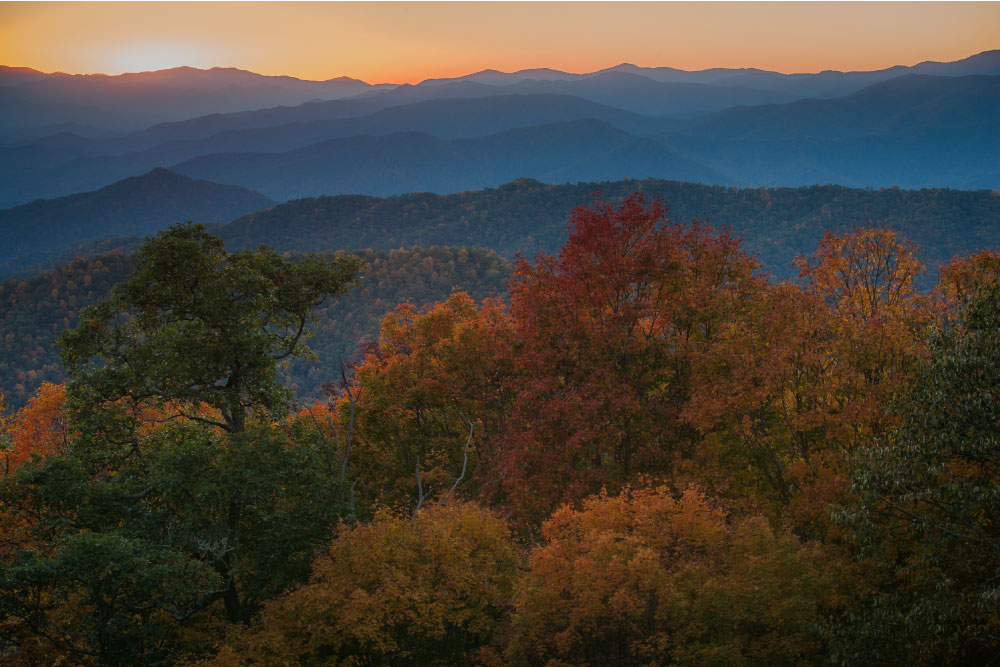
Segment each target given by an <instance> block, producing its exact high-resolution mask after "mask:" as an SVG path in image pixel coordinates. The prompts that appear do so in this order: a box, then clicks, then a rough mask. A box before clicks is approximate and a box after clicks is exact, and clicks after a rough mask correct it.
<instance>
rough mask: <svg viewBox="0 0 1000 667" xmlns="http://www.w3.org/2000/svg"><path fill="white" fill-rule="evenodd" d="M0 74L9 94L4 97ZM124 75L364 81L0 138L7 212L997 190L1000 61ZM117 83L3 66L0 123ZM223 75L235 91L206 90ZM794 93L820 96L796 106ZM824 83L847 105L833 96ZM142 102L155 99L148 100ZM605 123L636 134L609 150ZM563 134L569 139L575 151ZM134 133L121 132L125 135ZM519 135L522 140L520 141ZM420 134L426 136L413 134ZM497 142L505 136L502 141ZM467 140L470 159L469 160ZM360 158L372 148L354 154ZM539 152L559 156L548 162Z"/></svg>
mask: <svg viewBox="0 0 1000 667" xmlns="http://www.w3.org/2000/svg"><path fill="white" fill-rule="evenodd" d="M970 72H971V74H970ZM4 75H6V76H7V78H8V79H10V81H12V82H14V83H16V84H17V85H10V86H4V85H3V81H4ZM515 75H516V76H515ZM122 76H124V77H126V79H128V77H133V78H135V80H136V81H139V82H145V83H141V85H138V88H137V89H136V90H138V91H139V92H138V93H134V95H138V97H136V98H135V99H133V100H132V102H136V100H138V101H139V102H142V101H143V100H145V101H146V102H148V101H149V100H152V99H154V98H156V95H161V97H162V94H163V93H164V91H168V90H171V89H170V88H169V86H175V87H176V86H184V88H183V90H186V91H188V93H183V91H181V92H180V93H177V94H176V95H173V96H174V97H177V99H179V100H181V102H183V99H186V98H185V95H186V94H190V95H189V97H191V96H193V97H191V99H196V98H198V97H199V95H202V94H203V93H205V91H204V90H203V89H206V88H207V89H208V93H205V94H207V96H208V98H211V97H212V96H213V95H215V96H216V97H218V96H219V95H222V96H224V97H225V96H228V97H231V98H232V99H233V100H234V101H235V103H238V104H242V102H239V98H240V95H239V94H237V93H234V92H233V91H234V90H236V88H233V87H232V86H236V87H239V86H244V87H246V86H250V87H251V88H252V87H253V86H254V85H256V84H257V83H260V84H261V85H263V86H264V87H265V88H267V87H269V86H270V88H268V90H271V89H272V88H275V87H277V88H278V89H280V88H281V87H282V86H286V85H287V86H292V87H293V88H296V89H297V90H299V92H302V91H303V90H305V89H306V88H308V87H310V86H312V87H314V88H315V87H319V88H320V89H323V87H324V86H325V87H329V86H341V88H338V89H337V90H339V91H340V92H344V91H345V90H347V89H345V88H342V86H355V88H354V89H352V90H350V91H349V92H352V93H357V90H358V89H359V88H357V86H360V87H361V88H360V89H361V90H363V91H364V92H361V93H357V94H352V95H350V96H348V97H339V98H338V99H327V100H312V101H308V102H305V103H303V104H296V105H291V106H289V105H283V106H281V105H279V106H267V107H266V108H258V109H244V110H241V111H238V112H234V113H225V114H222V113H216V114H209V115H204V116H198V117H195V118H187V119H185V120H177V121H172V122H168V123H160V124H156V125H153V126H150V127H146V128H144V129H140V130H136V131H131V132H125V133H121V132H119V133H118V134H116V135H114V136H109V135H108V133H107V131H106V130H104V131H100V130H97V129H95V128H92V127H91V128H88V127H87V126H86V124H85V122H84V121H85V120H86V118H85V117H84V116H85V114H84V116H80V117H74V120H73V122H64V123H60V124H57V125H54V126H51V127H52V128H53V129H55V128H58V131H57V132H52V133H50V134H48V135H46V136H37V135H33V134H30V133H29V134H27V135H23V136H24V137H28V136H29V135H30V137H31V138H23V139H22V140H20V141H17V142H14V143H8V144H7V145H6V146H4V145H2V144H0V207H10V206H15V205H19V204H25V203H27V202H30V201H32V200H34V199H39V198H44V199H51V198H55V197H61V196H67V195H70V194H73V193H80V192H86V191H92V190H95V189H99V188H101V187H104V186H106V185H108V184H110V183H114V182H117V181H119V180H122V179H124V178H127V177H130V176H134V175H137V174H142V173H145V172H148V171H149V170H150V169H153V168H155V167H165V168H170V169H176V170H179V171H185V172H186V173H190V174H192V175H196V176H198V177H203V178H208V179H209V180H217V181H219V182H225V183H228V184H232V185H240V186H244V187H250V188H253V189H258V190H261V191H262V192H265V193H266V194H267V195H268V196H270V197H272V198H275V199H279V200H280V199H288V198H294V197H302V196H316V195H325V194H341V193H369V194H379V195H383V194H399V193H404V192H408V191H413V190H433V191H437V192H456V191H460V190H466V189H473V188H481V187H490V186H495V185H499V184H501V183H503V182H506V181H509V180H511V179H514V178H518V177H521V176H530V177H534V178H538V179H541V180H544V181H552V182H574V181H585V180H594V179H617V178H622V177H625V176H630V177H636V178H643V177H656V178H676V179H684V180H700V181H703V182H706V183H725V184H734V185H757V186H798V185H808V184H814V183H838V184H841V185H847V186H852V187H867V186H871V187H884V186H889V185H898V186H900V187H906V188H920V187H954V188H973V189H975V188H997V187H1000V167H998V166H997V163H998V162H1000V161H998V160H997V159H996V156H997V154H998V152H1000V129H998V127H997V118H1000V105H998V103H997V94H996V90H997V86H996V81H997V77H998V76H1000V51H990V52H985V53H982V54H978V55H977V56H973V57H970V58H967V59H964V60H962V61H957V62H955V63H932V62H928V63H921V64H919V65H915V66H912V67H895V68H889V69H886V70H879V71H876V72H847V73H843V72H821V73H818V74H802V75H798V74H796V75H786V74H780V73H775V72H766V71H763V70H754V69H742V70H725V69H718V70H704V71H702V72H693V73H692V72H684V71H682V70H677V69H673V68H642V67H637V66H634V65H627V64H623V65H619V66H616V67H612V68H607V69H605V70H600V71H598V72H592V73H589V74H585V75H584V74H581V75H576V74H570V73H566V72H558V71H556V70H550V69H545V68H539V69H533V70H523V71H521V72H518V73H513V74H512V75H507V74H504V73H502V72H498V71H495V70H486V71H483V72H479V73H477V74H476V75H469V76H466V77H459V78H456V79H447V80H431V81H425V82H423V83H421V84H418V85H401V86H387V87H383V88H379V87H377V86H368V84H365V83H364V82H356V81H351V80H348V81H344V80H334V81H330V82H303V81H300V80H297V79H294V78H292V77H260V76H259V75H256V74H253V73H250V72H244V71H240V70H226V69H218V68H217V69H213V70H195V69H192V68H177V69H175V70H165V71H162V72H153V73H145V74H135V75H122ZM39 77H41V78H40V79H39ZM46 77H49V78H46ZM52 77H55V78H52ZM121 79H122V77H100V76H98V77H95V76H71V75H43V74H41V73H38V72H33V71H30V70H27V71H26V70H19V69H10V68H8V69H7V70H0V112H2V109H3V106H4V104H5V103H11V104H13V107H14V108H17V109H18V110H19V113H20V114H21V115H22V116H23V117H25V118H32V119H35V118H36V115H37V114H36V112H37V111H38V109H37V108H36V106H37V105H35V106H33V105H34V104H35V103H34V102H32V104H28V105H22V106H18V104H19V102H18V101H17V98H16V96H15V98H13V102H11V100H10V99H8V98H9V95H7V93H9V92H10V91H11V90H15V91H22V92H23V91H24V90H28V89H29V88H30V87H33V86H34V87H38V86H42V84H45V85H46V86H50V87H51V86H55V87H56V88H58V86H56V83H54V82H58V81H61V82H62V83H60V84H59V85H60V86H63V87H64V88H65V87H66V86H69V87H70V88H73V87H76V88H80V89H81V90H89V88H88V87H91V86H97V87H98V88H96V89H94V90H93V91H91V92H92V93H94V95H90V96H89V97H87V96H82V95H77V96H76V98H74V99H75V100H76V102H79V103H81V104H82V103H87V104H89V103H90V102H92V101H93V100H95V99H101V97H100V94H99V93H101V90H102V89H101V88H100V87H101V86H108V85H111V86H112V87H114V86H118V87H121V85H122V84H121ZM129 80H131V79H129ZM831 82H832V83H831ZM220 83H229V84H232V85H231V86H229V87H226V88H223V89H218V90H216V89H213V88H212V86H213V85H218V84H220ZM806 84H808V86H813V88H811V89H810V91H811V92H812V93H816V94H815V95H809V96H805V97H804V91H805V88H803V86H805V85H806ZM828 84H829V85H828ZM26 86H27V87H28V88H25V87H26ZM808 86H807V87H808ZM816 86H819V88H817V87H816ZM824 86H825V88H824ZM830 86H833V87H832V88H831V87H830ZM838 86H839V88H838ZM64 88H60V90H63V89H64ZM820 88H822V90H820ZM834 88H836V90H837V91H839V92H841V93H844V94H842V95H839V96H830V94H831V91H833V90H834ZM44 89H45V88H44V86H42V87H41V88H38V90H44ZM246 89H247V90H249V88H246ZM180 90H181V89H179V88H178V89H177V91H180ZM142 91H146V92H149V91H153V93H155V95H153V94H152V93H150V94H151V95H152V97H149V98H148V99H146V98H143V95H145V94H146V93H145V92H142ZM157 91H158V92H157ZM177 91H174V92H177ZM199 91H200V92H199ZM817 91H819V92H818V93H817ZM824 91H825V92H824ZM845 91H846V92H845ZM119 92H120V91H119ZM133 92H134V91H133ZM307 92H309V94H312V93H313V92H315V90H313V89H312V88H310V89H309V91H307ZM806 92H809V91H806ZM819 93H822V94H819ZM116 94H117V93H116ZM268 94H270V93H268ZM282 94H284V93H282ZM296 94H298V93H296ZM331 94H332V93H331ZM338 94H339V93H338ZM208 98H206V99H208ZM108 99H109V100H110V101H112V102H113V101H114V98H113V97H112V98H108ZM156 99H159V98H156ZM22 101H23V100H22ZM35 102H38V100H35ZM143 103H145V102H143ZM43 106H44V105H43ZM111 106H114V105H111ZM118 107H119V108H117V109H116V110H115V111H114V112H111V111H108V110H107V109H105V110H104V111H101V110H100V109H97V110H96V111H94V109H91V110H90V111H87V112H86V113H90V112H91V111H94V113H97V114H98V115H101V116H102V117H105V120H108V121H109V122H113V123H118V122H119V121H118V120H116V119H115V118H114V114H115V113H118V112H122V113H125V115H129V112H128V111H127V110H128V108H129V105H128V104H124V105H118ZM60 108H62V109H64V110H66V109H69V110H72V109H75V108H76V107H75V106H73V105H72V104H69V105H61V106H60ZM95 109H96V108H95ZM74 113H75V112H74ZM81 113H82V112H81ZM42 115H43V114H42ZM132 115H133V116H134V115H135V114H132ZM139 115H141V114H139ZM0 116H2V113H0ZM70 116H73V114H70ZM39 117H40V116H39ZM132 120H135V118H134V117H133V118H132ZM581 121H598V123H597V124H593V125H591V127H592V128H593V130H594V131H593V134H592V135H588V134H587V133H585V132H583V131H581V130H580V125H579V123H580V122H581ZM600 123H603V124H604V125H606V126H610V128H612V129H613V130H615V131H618V132H623V133H625V134H628V135H630V137H623V136H621V135H617V139H616V140H615V141H609V140H608V131H607V128H606V127H602V126H601V125H600ZM566 124H569V125H566ZM567 127H575V128H576V130H575V135H574V139H573V141H572V142H571V141H569V139H568V136H569V135H568V134H567ZM127 128H128V124H127V123H122V124H121V127H118V128H117V129H118V130H125V129H127ZM531 128H534V129H533V130H531V133H530V134H531V136H532V138H533V141H534V146H531V145H527V144H525V142H524V139H525V132H526V131H528V130H529V129H531ZM37 129H38V128H35V130H37ZM5 130H10V128H9V127H6V126H4V125H2V124H0V134H2V133H3V131H5ZM515 130H524V131H525V132H515ZM504 133H507V134H504ZM415 134H424V135H427V136H428V137H429V138H425V139H424V140H421V141H417V140H416V138H415V136H414V135H415ZM499 135H502V136H499ZM375 139H377V141H376V140H375ZM504 140H508V141H510V142H512V143H510V145H507V146H505V145H503V144H502V142H503V141H504ZM330 142H339V143H333V144H331V143H330ZM462 142H466V143H462ZM468 142H473V143H472V144H470V143H468ZM476 142H478V143H476ZM470 146H471V147H473V148H479V149H481V150H480V153H479V155H478V156H474V155H472V154H471V153H470V151H471V150H472V148H470ZM338 149H343V150H342V151H341V150H338ZM364 150H369V151H373V152H368V153H364V152H362V153H359V151H364ZM545 150H551V151H555V152H553V153H552V154H550V155H542V153H543V152H544V151H545ZM602 151H603V152H602ZM265 153H267V154H270V155H262V154H265ZM292 153H295V154H294V155H293V154H292ZM477 158H478V159H477ZM421 160H423V162H421ZM355 165H357V168H354V166H355Z"/></svg>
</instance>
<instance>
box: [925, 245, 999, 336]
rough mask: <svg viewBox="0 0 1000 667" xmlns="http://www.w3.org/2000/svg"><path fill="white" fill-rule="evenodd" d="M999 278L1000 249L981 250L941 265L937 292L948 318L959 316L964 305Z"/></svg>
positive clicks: (942, 311)
mask: <svg viewBox="0 0 1000 667" xmlns="http://www.w3.org/2000/svg"><path fill="white" fill-rule="evenodd" d="M998 282H1000V250H982V251H980V252H977V253H975V254H972V255H969V256H968V257H961V258H957V259H954V260H952V262H951V263H950V264H948V265H947V266H944V267H942V268H941V274H940V276H939V277H938V282H937V285H935V287H934V296H935V297H936V300H937V305H938V307H939V308H940V310H941V314H942V316H943V317H944V318H945V319H946V320H954V319H960V318H961V316H962V314H963V309H964V306H965V305H966V304H967V303H968V302H969V301H970V300H971V299H973V298H975V296H976V295H977V294H978V293H980V292H981V291H983V290H986V289H989V288H990V286H991V285H995V284H997V283H998Z"/></svg>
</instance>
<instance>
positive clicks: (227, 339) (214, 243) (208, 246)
mask: <svg viewBox="0 0 1000 667" xmlns="http://www.w3.org/2000/svg"><path fill="white" fill-rule="evenodd" d="M137 256H138V265H137V266H136V268H135V270H134V271H133V272H132V273H131V274H129V276H128V277H127V278H126V279H125V280H124V281H123V282H122V283H121V284H119V285H118V286H117V287H116V288H115V290H114V292H113V295H112V297H111V298H110V299H109V300H107V301H104V302H103V303H101V304H99V305H97V306H95V307H92V308H88V309H87V310H85V311H84V312H83V315H82V318H81V322H80V324H79V325H78V326H77V327H76V329H74V330H72V331H68V332H66V334H64V336H63V339H62V344H63V362H64V363H65V364H66V367H67V369H68V370H69V372H70V373H71V374H72V375H73V376H74V381H73V382H72V384H71V387H70V388H71V392H72V393H73V394H74V395H75V397H76V398H77V399H82V400H84V401H86V402H87V403H88V404H90V405H93V403H94V402H98V403H108V402H112V401H117V400H119V399H123V398H127V399H131V400H132V401H133V402H136V401H154V402H159V404H160V405H161V406H162V405H163V403H164V402H167V401H169V402H172V403H173V404H174V405H175V406H178V405H179V403H185V404H197V403H201V404H205V405H207V406H210V407H212V408H215V409H217V410H218V411H219V412H220V414H221V420H214V421H212V423H213V424H215V425H216V426H218V427H220V428H222V429H223V430H225V431H227V432H229V433H239V432H241V431H243V430H244V429H245V428H246V420H247V414H248V412H254V411H256V412H268V413H271V414H280V412H281V411H282V409H283V408H284V407H285V403H286V400H287V398H288V390H287V389H285V388H284V387H282V386H281V385H280V384H279V383H278V382H277V380H276V377H275V363H276V362H277V361H280V360H283V359H287V358H290V357H294V356H303V355H305V354H307V348H306V347H305V345H304V340H303V337H304V335H305V333H306V323H307V321H308V318H309V316H310V314H311V313H312V312H313V310H314V309H315V308H317V307H318V306H319V305H321V304H322V302H323V301H324V300H325V299H326V298H327V297H328V296H339V295H340V294H342V293H343V292H344V291H345V290H346V289H347V287H348V286H349V285H350V284H351V281H352V280H353V279H354V277H355V275H356V274H357V272H358V269H359V264H360V261H359V260H358V259H357V258H354V257H346V256H345V257H338V258H336V259H334V260H333V261H327V260H325V259H323V258H322V257H320V256H318V255H306V256H304V257H302V258H301V259H300V261H297V262H294V263H293V262H289V261H287V260H284V259H282V258H281V256H280V255H278V254H277V253H276V252H274V251H273V250H271V249H270V248H267V247H264V246H262V247H260V248H258V249H257V250H254V251H246V250H245V251H241V252H238V253H232V254H230V253H227V252H226V250H225V247H224V246H223V243H222V240H221V239H219V238H218V237H215V236H212V235H211V234H209V233H208V232H207V231H205V228H204V226H202V225H191V224H187V225H175V226H173V227H171V228H170V229H169V230H168V231H167V232H164V233H162V234H160V235H158V236H156V237H154V238H153V239H151V240H150V241H149V242H148V243H146V244H145V245H144V246H143V247H142V248H140V249H139V251H138V252H137ZM95 358H96V359H97V360H99V361H100V362H101V363H95ZM174 409H175V410H177V411H178V414H180V415H182V416H186V417H190V418H195V419H199V420H205V417H203V416H197V415H195V414H194V413H193V412H190V411H187V412H185V408H183V407H175V408H174Z"/></svg>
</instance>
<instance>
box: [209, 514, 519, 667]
mask: <svg viewBox="0 0 1000 667" xmlns="http://www.w3.org/2000/svg"><path fill="white" fill-rule="evenodd" d="M520 565H521V557H520V555H519V554H518V552H517V550H516V549H515V548H514V545H513V543H512V541H511V536H510V531H509V529H508V528H507V525H506V524H505V523H504V522H503V521H502V520H501V519H499V518H497V517H496V516H494V515H493V514H491V513H490V512H488V511H487V510H484V509H482V508H480V507H478V506H476V505H474V504H471V503H461V502H453V503H448V504H447V505H431V506H429V507H427V508H425V509H424V510H423V511H421V512H420V513H419V514H418V515H416V516H415V517H414V518H413V519H412V520H410V519H409V518H407V517H402V516H392V515H388V514H382V515H380V516H378V517H376V518H375V520H374V521H373V522H372V523H370V524H365V525H359V526H356V527H353V528H347V527H345V528H344V529H343V530H342V531H341V533H340V534H339V535H338V537H337V539H336V540H335V541H334V543H333V544H332V546H331V547H330V549H329V551H327V552H326V553H324V554H322V555H321V556H319V557H318V558H317V559H316V562H315V563H314V566H313V574H312V576H311V577H310V579H309V582H308V583H306V584H305V585H303V586H302V587H301V588H299V589H297V590H295V591H294V592H292V593H289V594H288V595H287V596H285V597H283V598H280V599H278V600H274V601H273V602H271V603H269V604H268V605H267V607H266V609H265V611H264V612H263V614H262V615H261V619H260V622H259V623H258V624H257V625H256V626H255V627H254V628H253V630H252V631H249V630H242V631H238V632H236V633H235V634H234V636H233V637H231V638H230V640H229V641H227V642H226V645H225V646H224V647H223V650H222V651H221V652H220V654H219V655H218V656H217V657H216V658H214V659H213V660H212V664H214V665H270V664H296V665H328V664H421V665H464V664H473V663H474V661H475V658H476V656H477V653H478V651H479V650H480V648H482V647H484V646H487V645H489V644H490V643H491V642H492V641H493V640H494V639H495V637H496V634H497V632H498V630H499V628H500V626H501V625H502V624H503V622H504V621H505V620H506V618H507V616H508V615H509V613H510V605H511V597H512V594H513V588H514V582H515V580H516V578H517V576H518V574H519V569H520Z"/></svg>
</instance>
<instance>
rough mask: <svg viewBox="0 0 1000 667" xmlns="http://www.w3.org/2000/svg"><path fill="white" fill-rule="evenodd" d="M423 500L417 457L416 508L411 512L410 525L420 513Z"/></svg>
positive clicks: (418, 459) (418, 458) (422, 487)
mask: <svg viewBox="0 0 1000 667" xmlns="http://www.w3.org/2000/svg"><path fill="white" fill-rule="evenodd" d="M424 498H426V496H425V495H424V485H423V484H422V483H421V482H420V457H419V456H418V457H417V506H416V507H415V508H414V510H413V517H412V518H411V519H410V523H411V524H412V523H413V521H414V520H415V519H416V518H417V513H418V512H419V511H420V508H421V507H423V504H424Z"/></svg>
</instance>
